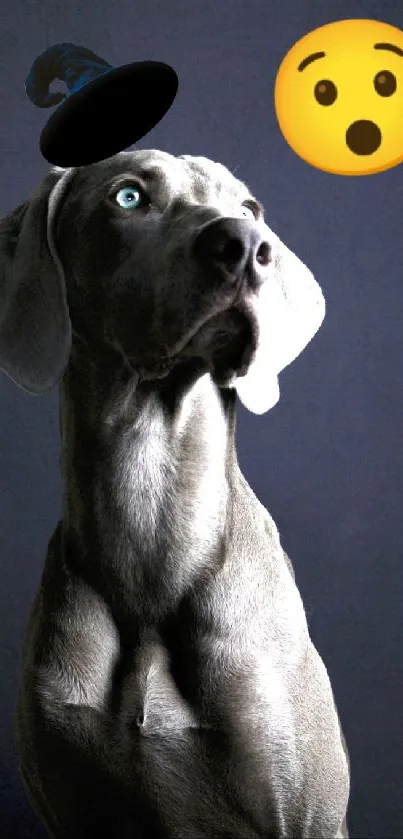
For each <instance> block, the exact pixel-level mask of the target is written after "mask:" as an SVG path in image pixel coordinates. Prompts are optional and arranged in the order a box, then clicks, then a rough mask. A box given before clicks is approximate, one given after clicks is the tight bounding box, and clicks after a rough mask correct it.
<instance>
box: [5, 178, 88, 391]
mask: <svg viewBox="0 0 403 839" xmlns="http://www.w3.org/2000/svg"><path fill="white" fill-rule="evenodd" d="M72 172H73V170H67V171H64V170H57V169H53V170H51V172H50V173H49V174H48V175H47V176H46V177H45V178H44V180H43V181H42V183H41V185H40V187H39V188H38V189H37V191H36V192H35V193H34V194H33V196H32V198H31V200H30V201H27V202H26V203H25V204H22V205H21V206H19V207H17V209H16V210H14V211H13V212H12V213H10V215H8V216H6V217H5V218H3V219H2V220H1V221H0V369H2V370H3V371H4V372H5V373H6V374H7V375H8V376H9V377H10V378H11V379H12V380H13V381H14V382H16V384H18V385H19V386H20V387H22V388H23V389H24V390H26V391H28V393H33V394H41V393H46V391H48V390H50V389H51V388H52V387H53V386H54V385H55V384H56V383H57V382H58V381H59V379H60V378H61V376H62V374H63V372H64V370H65V368H66V365H67V361H68V357H69V352H70V343H71V327H70V320H69V315H68V309H67V302H66V290H65V284H64V277H63V271H62V268H61V265H60V262H59V260H58V257H57V254H56V253H55V249H54V246H53V244H52V243H53V238H52V230H53V224H54V220H55V213H56V210H57V207H58V204H59V202H60V198H61V197H62V195H63V194H64V191H65V187H66V185H67V183H68V182H69V181H70V178H71V176H72Z"/></svg>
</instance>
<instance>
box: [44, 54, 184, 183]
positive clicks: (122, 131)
mask: <svg viewBox="0 0 403 839" xmlns="http://www.w3.org/2000/svg"><path fill="white" fill-rule="evenodd" d="M177 90H178V77H177V75H176V73H175V70H173V68H172V67H170V66H169V65H168V64H164V63H162V62H158V61H141V62H136V63H134V64H125V65H123V66H122V67H116V68H114V69H113V70H110V71H108V72H106V73H103V74H102V75H101V76H99V77H98V78H97V79H94V80H93V81H91V82H88V83H87V84H84V85H83V87H82V88H80V89H79V90H78V91H76V92H75V93H72V94H71V95H69V96H68V97H67V98H66V99H65V101H64V102H62V104H61V105H59V106H58V108H57V110H56V111H55V112H54V114H52V116H51V117H50V119H49V120H48V122H47V123H46V125H45V127H44V129H43V131H42V133H41V137H40V150H41V152H42V154H43V156H44V157H45V159H46V160H47V161H48V162H49V163H51V164H53V165H54V166H61V167H63V168H67V167H70V166H88V165H89V164H91V163H97V162H98V161H100V160H105V159H106V158H108V157H112V156H113V155H115V154H117V153H118V152H119V151H124V149H127V148H128V147H129V146H132V145H133V144H134V143H137V142H138V141H139V140H140V139H141V138H142V137H144V136H145V135H146V134H148V132H149V131H151V129H152V128H154V127H155V126H156V125H157V123H158V122H160V120H161V119H162V118H163V116H164V115H165V114H166V112H167V111H168V110H169V108H170V107H171V105H172V103H173V101H174V99H175V96H176V93H177Z"/></svg>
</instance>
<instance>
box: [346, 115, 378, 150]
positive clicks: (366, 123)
mask: <svg viewBox="0 0 403 839" xmlns="http://www.w3.org/2000/svg"><path fill="white" fill-rule="evenodd" d="M381 142H382V134H381V131H380V129H379V128H378V126H377V125H376V123H375V122H371V120H369V119H357V120H356V121H355V122H352V123H351V125H350V126H349V128H348V129H347V131H346V143H347V146H348V148H349V149H350V151H352V152H354V154H374V152H376V150H377V149H379V146H380V145H381Z"/></svg>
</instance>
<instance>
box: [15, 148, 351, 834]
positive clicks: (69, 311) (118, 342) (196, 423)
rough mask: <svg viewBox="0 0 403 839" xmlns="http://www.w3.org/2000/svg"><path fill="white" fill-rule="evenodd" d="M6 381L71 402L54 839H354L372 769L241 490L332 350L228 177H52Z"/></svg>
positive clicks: (44, 601)
mask: <svg viewBox="0 0 403 839" xmlns="http://www.w3.org/2000/svg"><path fill="white" fill-rule="evenodd" d="M0 276H1V281H0V295H1V299H0V366H1V367H2V369H3V370H4V371H5V372H6V374H7V375H8V376H10V377H11V378H12V379H13V380H14V381H15V382H16V383H17V384H18V385H19V386H21V387H23V388H24V389H25V390H27V391H28V392H30V393H43V392H45V391H47V390H49V389H50V388H51V387H53V386H54V385H55V384H56V383H60V392H61V400H60V406H61V407H60V423H61V431H62V467H63V476H64V501H63V516H62V520H61V521H60V522H59V524H58V526H57V528H56V531H55V533H54V535H53V537H52V539H51V541H50V544H49V550H48V555H47V559H46V564H45V568H44V571H43V576H42V582H41V586H40V590H39V592H38V595H37V597H36V600H35V604H34V606H33V610H32V614H31V618H30V623H29V627H28V631H27V634H26V641H25V647H24V664H23V674H22V681H21V689H20V693H19V699H18V709H17V719H18V724H17V731H18V748H19V756H20V763H21V769H22V775H23V779H24V784H25V788H26V791H27V794H28V796H29V799H30V801H31V802H32V805H33V807H34V808H35V810H36V812H37V813H38V815H39V817H40V818H41V819H42V821H43V822H44V824H45V825H46V827H47V830H48V831H49V834H50V835H51V836H54V837H57V839H84V838H85V839H91V837H97V839H100V837H108V839H115V838H116V839H129V837H130V839H182V837H183V839H210V837H211V839H212V838H213V837H220V839H234V838H235V839H274V837H312V838H313V837H322V838H323V839H330V837H342V836H347V827H346V818H345V817H346V810H347V803H348V796H349V762H348V757H347V751H346V748H345V743H344V738H343V735H342V733H341V729H340V724H339V719H338V715H337V710H336V706H335V702H334V698H333V694H332V689H331V686H330V682H329V678H328V675H327V672H326V669H325V667H324V665H323V662H322V660H321V658H320V656H319V655H318V653H317V652H316V650H315V648H314V646H313V644H312V641H311V639H310V637H309V633H308V628H307V623H306V618H305V614H304V609H303V605H302V602H301V598H300V596H299V593H298V591H297V588H296V585H295V581H294V575H293V570H292V566H291V563H290V562H289V560H288V558H287V556H285V554H284V551H283V550H282V548H281V544H280V540H279V535H278V532H277V529H276V527H275V524H274V522H273V520H272V519H271V517H270V515H269V514H268V513H267V511H266V510H265V509H264V508H263V507H262V505H261V504H260V503H259V501H258V500H257V498H256V497H255V495H254V494H253V492H252V490H251V489H250V488H249V486H248V484H247V483H246V481H245V479H244V477H243V476H242V474H241V472H240V469H239V466H238V463H237V457H236V451H235V441H234V432H235V406H236V395H237V393H238V395H239V398H240V399H241V400H242V401H243V403H244V404H245V405H246V407H247V408H249V409H250V410H252V411H254V412H255V413H263V412H264V411H266V410H269V408H271V407H272V405H273V404H275V402H276V401H277V399H278V396H279V390H278V374H279V372H280V371H281V370H282V369H283V368H284V367H285V366H286V365H287V364H289V363H290V361H292V359H293V358H295V357H296V356H297V355H298V354H299V353H300V352H301V351H302V349H303V348H304V347H305V346H306V344H307V343H308V341H309V340H310V339H311V338H312V337H313V335H314V334H315V332H316V331H317V329H318V328H319V326H320V324H321V322H322V319H323V317H324V301H323V297H322V294H321V291H320V289H319V286H318V285H317V283H316V282H315V280H314V278H313V277H312V274H311V273H310V271H309V270H308V269H307V268H306V267H305V266H304V265H303V264H302V263H301V262H300V260H298V259H297V257H296V256H294V255H293V254H292V253H291V252H290V251H289V250H288V249H287V248H286V247H285V246H284V245H283V244H282V243H281V242H280V241H279V239H278V238H277V237H276V236H275V234H274V233H273V232H272V231H271V230H270V229H269V228H268V227H267V226H266V224H265V222H264V220H263V208H262V206H261V205H260V204H259V202H257V201H256V200H255V199H254V198H253V196H252V195H251V194H250V191H249V190H248V189H247V187H246V186H245V185H244V184H242V183H241V182H239V181H238V180H236V179H235V178H234V177H233V176H232V175H231V174H230V172H228V171H227V170H226V169H225V168H224V167H223V166H221V165H220V164H217V163H212V162H211V161H209V160H206V159H204V158H192V157H173V156H171V155H168V154H165V153H163V152H156V151H139V152H135V153H123V154H120V155H118V156H116V157H115V158H112V159H110V160H108V161H104V162H102V163H98V164H96V165H93V166H87V167H83V168H80V169H69V170H59V169H52V170H51V171H50V172H49V174H48V175H47V176H46V177H45V179H44V181H43V183H42V185H41V186H40V188H39V190H38V191H37V192H36V193H35V194H34V195H33V197H32V199H31V201H28V202H27V203H25V204H24V205H22V206H20V207H18V208H17V209H16V210H15V211H14V212H13V213H11V214H10V215H9V216H8V217H7V218H5V219H3V221H2V222H1V227H0Z"/></svg>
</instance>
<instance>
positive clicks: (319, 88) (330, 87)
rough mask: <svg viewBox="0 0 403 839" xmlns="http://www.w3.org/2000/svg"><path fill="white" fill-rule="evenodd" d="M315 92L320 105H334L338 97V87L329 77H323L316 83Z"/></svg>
mask: <svg viewBox="0 0 403 839" xmlns="http://www.w3.org/2000/svg"><path fill="white" fill-rule="evenodd" d="M314 93H315V99H316V100H317V102H319V105H333V102H334V101H335V99H336V98H337V87H336V85H335V84H333V82H331V81H329V79H322V81H320V82H317V84H316V85H315V91H314Z"/></svg>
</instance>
